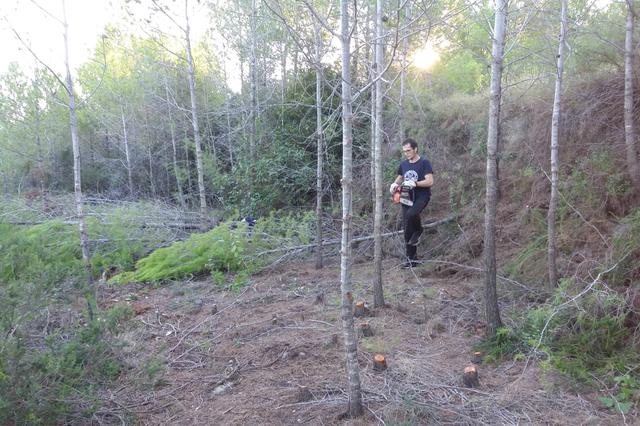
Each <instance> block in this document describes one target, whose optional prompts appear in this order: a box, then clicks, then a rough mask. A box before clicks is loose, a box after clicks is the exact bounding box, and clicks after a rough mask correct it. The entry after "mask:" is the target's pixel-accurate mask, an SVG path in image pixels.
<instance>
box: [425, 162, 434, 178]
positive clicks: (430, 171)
mask: <svg viewBox="0 0 640 426" xmlns="http://www.w3.org/2000/svg"><path fill="white" fill-rule="evenodd" d="M429 174H433V168H432V167H431V163H430V162H429V160H427V159H426V158H425V159H424V174H423V176H426V175H429Z"/></svg>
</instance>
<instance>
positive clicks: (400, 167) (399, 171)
mask: <svg viewBox="0 0 640 426" xmlns="http://www.w3.org/2000/svg"><path fill="white" fill-rule="evenodd" d="M403 174H404V173H402V164H400V165H398V171H397V172H396V175H401V176H402V175H403Z"/></svg>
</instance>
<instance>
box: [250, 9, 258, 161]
mask: <svg viewBox="0 0 640 426" xmlns="http://www.w3.org/2000/svg"><path fill="white" fill-rule="evenodd" d="M256 14H257V6H256V0H252V1H251V24H250V25H251V58H250V63H249V74H250V77H249V78H250V79H251V81H250V84H251V120H250V125H251V131H250V134H249V156H250V158H251V161H254V160H255V159H256V139H257V119H258V117H257V114H258V95H257V75H256V66H257V65H256V38H257V34H256V25H257V24H256V20H257V17H256Z"/></svg>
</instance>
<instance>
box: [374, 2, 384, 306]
mask: <svg viewBox="0 0 640 426" xmlns="http://www.w3.org/2000/svg"><path fill="white" fill-rule="evenodd" d="M382 13H383V0H377V1H376V39H375V40H376V62H375V65H376V66H375V68H374V69H375V70H376V84H375V86H376V113H375V117H374V122H375V138H374V154H375V155H374V164H375V182H374V191H373V193H374V199H375V208H374V218H373V306H374V307H376V308H381V307H383V306H384V292H383V289H382V237H381V234H382V194H383V192H382V191H383V189H382V109H383V104H382V102H383V99H382V98H383V96H384V88H383V87H382V72H383V64H384V43H383V41H384V28H383V26H382Z"/></svg>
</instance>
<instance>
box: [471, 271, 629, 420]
mask: <svg viewBox="0 0 640 426" xmlns="http://www.w3.org/2000/svg"><path fill="white" fill-rule="evenodd" d="M581 290H582V289H580V288H576V286H575V284H574V283H572V282H571V281H570V280H562V281H561V283H560V285H559V287H558V288H557V289H556V291H555V292H554V294H553V296H552V297H551V298H550V299H549V301H547V302H546V303H544V304H541V305H539V306H537V307H535V308H531V309H529V310H528V311H527V312H526V314H525V315H524V316H523V317H522V318H521V319H520V320H519V322H518V323H517V324H518V325H517V326H515V327H514V328H502V329H500V330H498V333H497V334H496V336H495V337H494V338H493V339H491V340H488V341H485V342H483V343H482V344H481V345H480V346H479V347H480V349H481V350H484V351H485V352H486V353H487V358H488V359H489V360H499V359H502V358H505V357H512V356H513V357H514V358H516V359H517V358H522V357H523V356H524V355H525V354H529V355H535V356H543V357H544V358H545V359H547V360H548V362H549V364H550V365H553V366H554V367H555V368H557V369H558V370H559V371H561V372H562V373H564V374H566V375H567V376H569V377H571V378H572V379H573V380H575V381H578V382H583V383H593V382H594V379H597V380H598V382H599V383H608V384H610V385H612V386H615V387H616V388H617V393H616V394H615V395H613V396H608V397H603V399H601V401H602V402H603V403H604V404H605V405H608V406H609V407H613V408H616V409H617V410H619V411H623V410H628V409H629V408H630V405H628V404H627V403H628V402H629V401H630V399H631V396H632V395H634V394H635V393H634V392H636V390H637V379H638V377H637V376H636V374H635V373H633V374H632V373H631V372H630V371H629V366H634V365H638V363H639V362H640V355H639V354H638V352H637V350H636V348H634V347H633V346H632V345H630V344H629V337H630V330H629V329H628V328H626V327H625V325H624V319H625V310H624V306H625V305H624V300H623V298H622V297H621V296H620V295H618V294H616V293H612V292H608V291H606V290H604V289H600V288H596V287H594V288H593V289H592V291H591V292H589V293H587V294H584V295H582V296H581V297H578V294H577V293H579V292H580V291H581ZM619 377H624V379H620V378H619Z"/></svg>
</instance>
